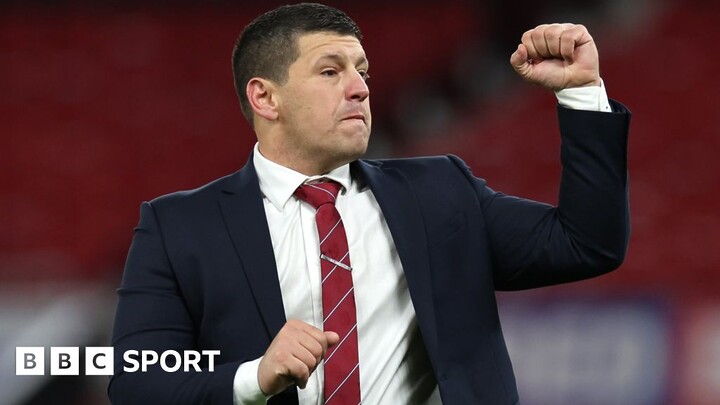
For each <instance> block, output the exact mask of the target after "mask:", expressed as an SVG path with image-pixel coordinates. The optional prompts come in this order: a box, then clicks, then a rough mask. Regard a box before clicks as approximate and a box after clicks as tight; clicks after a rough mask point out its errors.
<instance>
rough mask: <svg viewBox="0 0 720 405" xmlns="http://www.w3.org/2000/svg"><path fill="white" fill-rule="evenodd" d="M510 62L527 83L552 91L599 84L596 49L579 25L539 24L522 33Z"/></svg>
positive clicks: (598, 65) (586, 32)
mask: <svg viewBox="0 0 720 405" xmlns="http://www.w3.org/2000/svg"><path fill="white" fill-rule="evenodd" d="M510 64H512V67H513V69H515V71H516V72H517V73H518V74H519V75H520V76H522V77H523V78H524V79H525V80H527V81H528V82H530V83H536V84H539V85H541V86H543V87H546V88H548V89H551V90H554V91H558V90H562V89H566V88H570V87H582V86H600V63H599V57H598V51H597V48H596V47H595V42H594V41H593V39H592V37H591V36H590V33H589V32H588V30H587V29H586V28H585V27H584V26H582V25H575V24H543V25H538V26H537V27H535V28H533V29H531V30H529V31H527V32H525V33H524V34H523V36H522V40H521V43H520V44H519V45H518V49H517V50H516V51H515V52H514V53H513V54H512V55H511V56H510Z"/></svg>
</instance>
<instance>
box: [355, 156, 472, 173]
mask: <svg viewBox="0 0 720 405" xmlns="http://www.w3.org/2000/svg"><path fill="white" fill-rule="evenodd" d="M360 163H361V165H365V166H367V167H371V168H377V169H379V170H387V169H392V170H399V171H401V172H403V173H406V174H427V173H433V174H435V175H437V174H438V170H440V171H441V172H444V171H450V172H456V173H457V171H458V169H461V170H466V169H467V165H466V164H465V162H464V161H463V160H462V159H461V158H459V157H458V156H455V155H438V156H419V157H410V158H396V159H363V160H361V161H360Z"/></svg>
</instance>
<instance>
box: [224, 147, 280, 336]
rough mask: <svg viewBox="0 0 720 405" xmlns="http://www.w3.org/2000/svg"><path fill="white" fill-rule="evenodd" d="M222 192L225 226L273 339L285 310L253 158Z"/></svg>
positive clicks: (230, 180)
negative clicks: (223, 194)
mask: <svg viewBox="0 0 720 405" xmlns="http://www.w3.org/2000/svg"><path fill="white" fill-rule="evenodd" d="M223 192H224V193H225V196H223V198H221V199H220V201H219V204H220V207H221V209H222V213H223V218H224V220H225V225H226V226H227V229H228V232H229V233H230V237H231V238H232V241H233V245H234V246H235V250H236V252H237V254H238V256H239V257H240V262H241V264H242V270H243V271H244V273H245V277H246V278H247V282H248V284H249V285H250V289H251V290H252V293H253V296H254V298H255V302H256V303H257V306H258V308H259V310H260V313H261V315H262V317H263V320H264V322H265V327H266V329H267V332H268V335H269V337H270V338H271V339H272V338H274V337H275V335H277V333H278V331H279V330H280V328H281V327H282V326H283V325H284V324H285V322H286V320H285V310H284V308H283V302H282V294H281V292H280V282H279V281H278V276H277V268H276V265H275V254H274V253H273V249H272V241H271V239H270V231H269V230H268V225H267V219H266V216H265V208H264V207H263V202H262V195H261V193H260V185H259V183H258V178H257V173H256V172H255V167H254V166H253V164H252V155H251V157H250V159H249V160H248V163H247V164H246V165H245V167H243V168H242V170H240V171H239V172H238V173H236V174H235V175H234V176H232V177H231V178H230V179H229V182H228V185H227V186H226V187H225V188H224V189H223Z"/></svg>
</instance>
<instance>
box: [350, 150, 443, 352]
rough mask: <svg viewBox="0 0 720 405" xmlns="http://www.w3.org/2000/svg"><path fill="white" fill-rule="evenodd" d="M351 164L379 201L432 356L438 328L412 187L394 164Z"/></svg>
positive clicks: (426, 254) (417, 204)
mask: <svg viewBox="0 0 720 405" xmlns="http://www.w3.org/2000/svg"><path fill="white" fill-rule="evenodd" d="M353 165H354V166H355V167H356V168H357V169H359V171H360V173H361V176H363V179H364V180H365V181H366V182H367V184H368V185H369V186H370V189H371V190H372V192H373V194H374V195H375V199H376V200H377V202H378V204H379V205H380V209H381V210H382V213H383V216H384V217H385V221H386V222H387V224H388V228H389V229H390V233H391V235H392V238H393V242H394V243H395V248H396V249H397V252H398V256H399V257H400V262H401V263H402V266H403V271H404V273H405V278H406V279H407V283H408V288H409V290H410V296H411V297H412V301H413V306H414V307H415V312H416V315H417V319H418V323H419V325H420V329H421V331H422V334H423V339H424V340H425V346H426V347H427V349H428V352H429V354H430V355H431V356H433V355H434V353H435V348H436V342H437V329H436V326H435V325H436V324H435V307H434V304H433V294H432V279H431V275H430V265H429V259H428V251H427V236H426V233H425V225H424V221H423V217H422V214H421V211H420V206H419V203H418V198H417V196H416V195H415V190H414V189H413V188H412V185H411V184H410V182H409V181H408V179H407V178H406V177H405V176H404V175H403V174H402V173H401V172H400V171H399V170H397V169H395V168H386V167H384V166H382V163H381V162H371V161H363V160H360V161H357V162H356V163H353Z"/></svg>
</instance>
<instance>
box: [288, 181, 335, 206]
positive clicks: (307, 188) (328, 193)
mask: <svg viewBox="0 0 720 405" xmlns="http://www.w3.org/2000/svg"><path fill="white" fill-rule="evenodd" d="M340 187H342V186H341V185H340V183H337V182H335V181H332V180H327V181H323V182H320V183H313V184H303V185H301V186H300V187H298V188H297V190H295V196H296V197H297V198H299V199H301V200H303V201H305V202H307V203H308V204H310V205H312V206H313V207H315V209H318V208H320V206H321V205H323V204H328V203H330V204H333V205H334V204H335V198H337V195H338V192H339V191H340Z"/></svg>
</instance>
